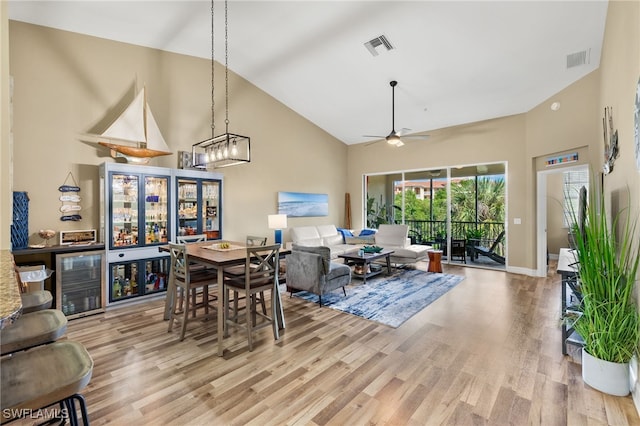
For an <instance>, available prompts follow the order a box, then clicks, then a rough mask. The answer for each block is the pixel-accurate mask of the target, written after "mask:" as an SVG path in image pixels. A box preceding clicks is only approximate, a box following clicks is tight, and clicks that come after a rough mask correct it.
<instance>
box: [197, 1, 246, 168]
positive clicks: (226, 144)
mask: <svg viewBox="0 0 640 426" xmlns="http://www.w3.org/2000/svg"><path fill="white" fill-rule="evenodd" d="M213 12H214V0H211V139H207V140H204V141H202V142H198V143H196V144H194V145H193V147H192V156H193V164H194V166H195V167H197V168H200V169H212V168H220V167H229V166H235V165H237V164H243V163H249V162H250V161H251V139H250V138H249V137H248V136H242V135H237V134H235V133H229V13H228V5H227V0H225V2H224V86H225V106H224V111H225V119H224V125H225V132H224V133H223V134H221V135H218V136H214V135H215V98H214V81H213V80H214V68H215V60H214V40H215V38H214V13H213Z"/></svg>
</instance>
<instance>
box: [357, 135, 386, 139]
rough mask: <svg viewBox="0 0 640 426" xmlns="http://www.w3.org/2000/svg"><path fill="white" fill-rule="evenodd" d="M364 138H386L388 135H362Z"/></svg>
mask: <svg viewBox="0 0 640 426" xmlns="http://www.w3.org/2000/svg"><path fill="white" fill-rule="evenodd" d="M362 137H363V138H380V139H384V138H386V136H381V135H362Z"/></svg>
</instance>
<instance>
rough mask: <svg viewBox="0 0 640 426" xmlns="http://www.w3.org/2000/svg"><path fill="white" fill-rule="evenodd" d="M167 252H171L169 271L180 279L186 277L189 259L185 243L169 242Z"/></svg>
mask: <svg viewBox="0 0 640 426" xmlns="http://www.w3.org/2000/svg"><path fill="white" fill-rule="evenodd" d="M169 253H171V261H170V268H169V271H170V272H171V273H173V274H175V276H176V277H177V278H179V279H181V280H185V279H186V277H187V272H188V271H187V267H188V265H189V259H188V255H187V247H186V245H185V244H176V243H169Z"/></svg>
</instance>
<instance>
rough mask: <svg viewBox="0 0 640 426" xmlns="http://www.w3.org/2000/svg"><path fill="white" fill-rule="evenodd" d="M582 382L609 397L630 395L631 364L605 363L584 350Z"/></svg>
mask: <svg viewBox="0 0 640 426" xmlns="http://www.w3.org/2000/svg"><path fill="white" fill-rule="evenodd" d="M582 380H584V382H585V383H586V384H588V385H589V386H591V387H592V388H594V389H597V390H599V391H600V392H604V393H608V394H609V395H616V396H627V395H629V392H630V389H629V363H624V364H619V363H616V362H609V361H603V360H601V359H598V358H596V357H593V356H591V355H589V354H588V353H587V351H585V350H584V348H582Z"/></svg>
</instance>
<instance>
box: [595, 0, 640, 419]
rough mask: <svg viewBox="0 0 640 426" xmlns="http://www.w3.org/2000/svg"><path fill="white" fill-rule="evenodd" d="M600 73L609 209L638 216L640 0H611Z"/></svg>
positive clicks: (636, 395)
mask: <svg viewBox="0 0 640 426" xmlns="http://www.w3.org/2000/svg"><path fill="white" fill-rule="evenodd" d="M600 73H601V83H600V93H599V116H600V117H602V113H601V111H603V110H604V108H605V107H612V108H613V118H614V125H615V128H617V129H618V137H619V148H620V157H619V158H618V159H617V160H616V162H615V167H614V170H613V172H612V173H610V174H609V175H607V176H605V178H604V190H605V203H606V205H607V206H608V207H609V211H617V209H618V208H619V207H620V206H622V207H623V206H626V205H630V206H631V211H630V214H631V215H632V217H635V218H637V217H639V216H640V172H639V171H638V169H637V168H636V165H635V156H634V141H633V139H634V123H633V120H634V100H635V93H636V85H637V84H638V79H639V78H640V2H638V1H633V2H622V1H615V2H609V8H608V11H607V24H606V31H605V38H604V43H603V55H602V64H601V66H600ZM629 196H630V197H631V201H630V202H628V201H627V198H628V197H629ZM611 207H613V208H611ZM639 275H640V273H639ZM639 278H640V277H639ZM638 297H639V298H640V295H639V296H638ZM638 302H639V303H640V299H639V300H638ZM632 392H633V399H634V402H635V405H636V409H640V386H639V385H638V382H636V384H635V386H634V389H633V390H632Z"/></svg>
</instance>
